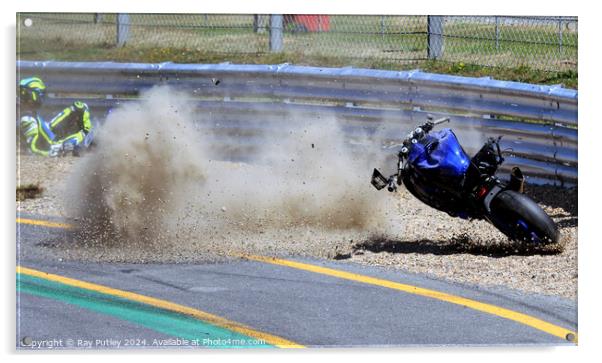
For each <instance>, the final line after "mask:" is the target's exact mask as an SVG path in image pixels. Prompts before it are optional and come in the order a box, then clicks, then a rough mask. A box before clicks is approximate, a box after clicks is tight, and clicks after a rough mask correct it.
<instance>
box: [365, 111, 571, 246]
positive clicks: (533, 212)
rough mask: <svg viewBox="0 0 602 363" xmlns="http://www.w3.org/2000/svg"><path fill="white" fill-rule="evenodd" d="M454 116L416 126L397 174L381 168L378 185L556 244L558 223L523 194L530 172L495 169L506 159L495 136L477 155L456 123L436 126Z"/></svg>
mask: <svg viewBox="0 0 602 363" xmlns="http://www.w3.org/2000/svg"><path fill="white" fill-rule="evenodd" d="M449 121H450V119H449V118H442V119H439V120H436V121H433V118H432V117H431V116H429V117H428V119H427V121H426V122H425V123H424V124H422V125H420V126H418V127H417V128H416V129H415V130H414V131H412V132H411V133H410V134H409V135H408V136H407V138H406V139H404V140H403V142H402V143H401V144H399V145H397V146H401V149H400V150H399V152H398V154H397V157H398V163H397V173H395V174H393V175H391V176H390V177H389V178H386V177H385V176H383V175H382V173H381V172H380V171H379V170H378V169H376V168H375V169H374V171H373V174H372V180H371V183H372V185H373V186H374V187H375V188H376V189H377V190H381V189H383V188H384V187H387V190H388V191H389V192H395V191H396V190H397V186H399V185H402V184H403V185H404V186H405V187H406V189H407V190H408V191H409V192H410V193H411V194H412V195H414V196H415V197H416V198H418V199H419V200H421V201H422V202H424V203H425V204H427V205H429V206H430V207H432V208H435V209H437V210H440V211H443V212H446V213H447V214H449V215H450V216H452V217H459V218H462V219H467V220H473V219H477V220H479V219H481V220H482V219H484V220H487V221H488V222H490V223H491V224H493V225H494V226H495V227H496V228H497V229H499V230H500V231H501V232H502V233H504V234H505V235H506V236H507V237H509V238H510V239H512V240H517V241H522V242H528V243H533V244H541V245H544V244H552V243H557V242H558V239H559V232H558V227H557V226H556V224H555V223H554V221H552V219H551V218H550V217H549V216H548V215H547V214H546V213H545V211H543V209H541V207H540V206H539V205H538V204H537V203H535V202H534V201H533V200H532V199H531V198H529V197H527V196H526V195H524V194H523V188H524V176H523V174H522V172H521V170H520V169H519V168H518V167H514V168H513V169H512V172H511V175H510V181H509V182H504V181H502V180H500V178H498V177H497V176H496V175H495V174H496V172H497V170H498V168H499V166H500V165H501V164H502V163H503V162H504V158H503V156H502V151H501V150H500V145H499V141H500V139H501V136H500V137H498V138H497V139H495V138H489V139H488V140H487V142H486V143H485V145H483V147H482V148H481V149H480V150H479V152H477V153H476V155H475V156H474V157H473V158H472V159H471V158H469V157H468V155H467V154H466V152H465V151H464V149H463V148H462V146H461V145H460V142H459V141H458V139H457V137H456V135H455V134H454V132H453V131H452V130H451V129H450V128H445V129H442V130H439V131H432V130H433V128H434V127H435V126H437V125H439V124H442V123H444V122H449Z"/></svg>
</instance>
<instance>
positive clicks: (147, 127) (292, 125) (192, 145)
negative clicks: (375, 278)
mask: <svg viewBox="0 0 602 363" xmlns="http://www.w3.org/2000/svg"><path fill="white" fill-rule="evenodd" d="M189 99H190V98H189V97H188V96H187V95H186V94H184V93H179V92H176V91H174V90H173V89H171V88H166V87H159V88H154V89H152V90H150V91H148V92H146V93H144V94H143V95H142V96H141V99H140V100H139V101H136V102H132V103H128V104H125V105H122V106H120V107H119V108H117V109H115V110H114V111H113V112H111V113H110V114H109V116H108V117H107V119H106V121H105V123H104V124H103V125H102V126H101V127H100V128H99V130H98V133H97V136H96V142H97V146H96V148H95V149H93V151H92V152H90V153H88V154H86V155H84V156H83V157H82V158H81V160H79V162H78V164H77V165H76V167H75V168H74V171H73V173H72V175H71V176H70V178H69V181H68V182H69V188H68V190H69V193H68V195H67V196H66V198H65V201H66V202H67V203H66V204H67V206H68V210H71V211H72V213H73V217H74V218H75V219H76V220H77V221H78V223H79V228H78V230H77V232H74V234H75V235H74V238H73V239H72V241H71V242H70V244H69V248H68V249H69V253H70V255H71V256H72V257H75V258H82V259H93V260H111V261H124V262H150V261H157V262H182V261H199V260H213V259H216V258H220V257H225V256H230V255H236V254H239V253H272V254H301V255H313V256H316V255H318V256H325V257H333V256H336V254H337V253H338V252H337V251H338V250H339V249H341V248H344V246H348V245H349V243H350V242H354V241H358V240H361V239H363V238H370V236H371V235H374V234H378V235H381V236H382V235H393V234H394V233H395V226H396V225H397V224H398V221H396V220H395V217H394V215H395V213H394V211H396V210H397V208H396V203H397V198H393V197H392V196H391V195H389V194H388V193H386V192H382V191H381V192H378V191H376V190H374V189H373V188H372V186H371V185H370V180H369V179H370V175H371V172H372V168H373V167H374V166H375V165H376V164H377V163H379V162H382V160H380V159H381V158H382V157H384V155H380V154H378V153H377V154H371V153H368V152H365V151H358V150H357V149H353V148H351V147H350V146H349V144H348V143H346V142H345V140H344V137H343V135H344V133H343V132H342V131H341V128H340V126H339V125H338V124H337V121H336V118H335V117H334V116H328V115H322V116H320V117H319V118H312V119H306V118H303V117H300V116H298V115H295V114H292V113H291V114H287V115H286V117H284V118H283V120H282V124H281V126H280V127H277V128H263V129H262V130H261V131H259V134H257V135H255V137H254V138H253V140H255V141H254V145H253V152H252V153H248V154H246V155H245V156H246V159H247V162H244V163H243V162H233V161H231V160H233V159H234V155H232V154H231V153H232V151H228V150H233V149H220V148H219V145H220V142H221V141H223V137H222V136H220V135H218V134H217V133H216V131H215V129H214V128H212V127H204V128H203V127H200V124H201V123H200V122H195V121H198V120H199V119H200V118H202V117H201V116H202V110H198V109H197V108H195V107H194V105H193V103H192V102H190V101H187V100H189ZM199 112H200V113H199ZM221 150H224V151H221Z"/></svg>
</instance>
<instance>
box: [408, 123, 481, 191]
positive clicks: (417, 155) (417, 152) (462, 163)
mask: <svg viewBox="0 0 602 363" xmlns="http://www.w3.org/2000/svg"><path fill="white" fill-rule="evenodd" d="M409 162H410V163H411V164H412V166H413V167H414V168H415V169H416V170H417V171H418V172H420V173H421V174H423V175H425V176H429V177H435V178H441V179H442V181H445V180H449V179H451V180H460V179H462V178H463V177H464V175H465V174H466V171H467V170H468V167H469V165H470V158H469V157H468V155H466V152H464V149H462V146H461V145H460V142H458V138H457V137H456V135H455V134H454V132H453V131H452V130H451V129H443V130H439V131H434V132H431V133H430V134H429V135H428V136H427V137H426V138H425V140H424V141H422V142H419V143H416V144H414V145H412V148H411V150H410V155H409Z"/></svg>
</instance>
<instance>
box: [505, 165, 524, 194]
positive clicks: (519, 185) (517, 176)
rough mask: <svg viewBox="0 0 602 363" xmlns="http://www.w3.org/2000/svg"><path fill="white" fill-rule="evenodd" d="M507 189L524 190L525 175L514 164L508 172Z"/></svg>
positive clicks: (521, 191)
mask: <svg viewBox="0 0 602 363" xmlns="http://www.w3.org/2000/svg"><path fill="white" fill-rule="evenodd" d="M508 189H510V190H514V191H515V192H519V193H524V192H525V176H524V175H523V172H522V171H521V170H520V168H519V167H517V166H515V167H513V168H512V171H511V172H510V183H508Z"/></svg>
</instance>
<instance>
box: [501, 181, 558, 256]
mask: <svg viewBox="0 0 602 363" xmlns="http://www.w3.org/2000/svg"><path fill="white" fill-rule="evenodd" d="M490 217H491V218H490V221H491V223H493V225H494V226H495V227H496V228H497V229H499V230H500V231H501V232H502V233H504V234H505V235H506V236H508V237H509V238H510V239H513V240H518V241H523V242H528V243H533V244H542V245H545V244H552V243H558V240H559V232H558V227H557V226H556V223H554V221H553V220H552V219H551V218H550V216H548V215H547V214H546V212H544V210H543V209H541V207H540V206H539V205H538V204H537V203H535V202H534V201H533V200H532V199H531V198H529V197H527V196H526V195H524V194H521V193H517V192H515V191H513V190H505V191H503V192H500V193H499V194H498V195H497V196H496V197H495V198H494V199H493V200H492V201H491V216H490Z"/></svg>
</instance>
